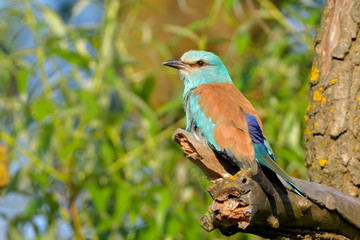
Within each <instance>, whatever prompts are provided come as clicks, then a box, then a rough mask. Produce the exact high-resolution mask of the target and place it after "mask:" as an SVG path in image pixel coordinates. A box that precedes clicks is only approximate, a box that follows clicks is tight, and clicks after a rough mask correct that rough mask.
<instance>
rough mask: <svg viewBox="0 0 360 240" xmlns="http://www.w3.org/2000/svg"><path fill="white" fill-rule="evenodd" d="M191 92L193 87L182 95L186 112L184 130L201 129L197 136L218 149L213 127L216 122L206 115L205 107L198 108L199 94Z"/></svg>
mask: <svg viewBox="0 0 360 240" xmlns="http://www.w3.org/2000/svg"><path fill="white" fill-rule="evenodd" d="M193 92H194V89H193V90H190V91H189V92H188V93H187V94H185V95H184V96H183V104H184V110H185V112H186V130H187V131H189V132H194V129H195V128H199V129H201V135H200V136H197V137H198V138H201V140H205V142H207V143H210V144H211V145H212V146H214V147H215V148H216V149H217V150H219V151H220V147H219V146H218V145H217V144H216V142H215V139H214V128H215V127H216V124H214V123H213V122H212V121H211V116H210V117H206V115H205V109H206V107H205V108H204V109H203V111H202V110H201V109H200V104H199V95H196V96H194V95H193Z"/></svg>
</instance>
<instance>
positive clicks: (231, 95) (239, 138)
mask: <svg viewBox="0 0 360 240" xmlns="http://www.w3.org/2000/svg"><path fill="white" fill-rule="evenodd" d="M233 86H234V85H233V84H229V83H218V84H203V85H200V86H198V87H197V88H196V89H195V91H194V93H193V95H194V96H198V104H199V106H200V110H201V111H202V112H204V113H205V116H206V117H207V118H209V119H211V122H212V123H213V124H215V126H214V128H213V137H214V139H213V142H214V143H215V144H216V146H218V148H219V150H221V151H224V150H228V151H230V152H231V153H232V154H233V155H234V157H235V158H237V159H241V158H246V159H247V160H248V161H251V160H254V155H255V152H254V147H253V145H252V141H251V138H250V135H249V129H248V126H247V122H246V117H245V115H244V113H243V112H242V110H241V105H240V104H241V103H239V102H237V100H236V99H238V97H239V96H237V95H238V94H239V93H240V92H239V91H238V90H237V89H236V90H234V87H233ZM235 88H236V87H235ZM240 94H241V93H240ZM241 100H242V99H241ZM199 127H201V126H199Z"/></svg>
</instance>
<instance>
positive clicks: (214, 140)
mask: <svg viewBox="0 0 360 240" xmlns="http://www.w3.org/2000/svg"><path fill="white" fill-rule="evenodd" d="M193 101H194V102H193V104H192V105H193V107H191V108H192V109H191V112H194V111H195V112H197V113H196V114H197V118H196V119H197V121H196V125H197V127H199V128H201V131H202V133H203V134H204V135H205V136H206V140H207V141H208V142H209V143H210V144H211V145H212V146H214V147H215V148H216V149H217V150H218V151H224V152H227V153H229V154H230V155H232V158H234V159H233V160H234V161H235V162H237V163H238V164H240V167H241V168H244V166H246V167H252V168H253V167H254V162H255V161H254V160H255V159H256V160H257V161H258V162H259V163H260V164H261V165H262V166H265V167H267V168H269V169H271V170H272V171H274V172H275V173H277V174H279V175H280V176H281V177H282V178H283V179H284V180H285V181H286V182H287V183H288V184H289V185H291V186H292V187H293V189H294V190H295V192H297V193H298V194H300V195H303V196H305V194H303V192H302V191H301V190H300V189H299V188H297V187H296V185H295V184H294V183H293V181H292V180H291V178H290V177H289V176H288V175H287V174H286V173H285V172H284V171H283V170H282V169H281V168H280V167H279V166H278V165H277V164H276V163H275V159H274V155H273V152H272V150H271V148H270V145H269V143H268V142H267V140H266V138H265V136H264V134H263V127H262V123H261V121H260V119H259V117H258V115H257V113H256V111H255V109H254V107H253V106H252V105H251V103H250V102H249V101H248V100H247V99H246V98H245V97H244V96H243V95H242V94H241V92H240V91H239V90H238V89H237V88H236V87H235V85H233V84H231V83H211V84H202V85H200V86H198V87H197V88H196V89H195V90H194V91H193ZM194 105H196V106H194ZM194 117H196V116H194ZM199 117H200V118H199ZM199 120H200V121H199Z"/></svg>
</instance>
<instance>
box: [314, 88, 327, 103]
mask: <svg viewBox="0 0 360 240" xmlns="http://www.w3.org/2000/svg"><path fill="white" fill-rule="evenodd" d="M314 101H315V102H321V104H324V103H326V98H325V97H324V95H322V94H321V92H320V91H319V90H315V92H314Z"/></svg>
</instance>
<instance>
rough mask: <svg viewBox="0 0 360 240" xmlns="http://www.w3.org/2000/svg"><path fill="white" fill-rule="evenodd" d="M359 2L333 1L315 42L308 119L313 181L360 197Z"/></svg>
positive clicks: (308, 156) (308, 161)
mask: <svg viewBox="0 0 360 240" xmlns="http://www.w3.org/2000/svg"><path fill="white" fill-rule="evenodd" d="M359 24H360V2H359V1H358V0H329V1H328V2H327V4H326V5H325V10H324V13H323V16H322V19H321V24H320V27H319V30H318V33H317V35H316V37H315V55H314V58H313V67H312V72H311V75H310V93H309V94H310V95H309V96H310V97H309V104H308V107H307V114H306V116H305V119H306V121H307V127H306V130H305V146H306V165H307V173H308V176H309V178H310V180H311V181H313V182H318V183H322V184H325V185H327V186H331V187H333V188H336V189H338V190H340V191H342V192H344V193H347V194H349V195H351V196H355V197H359V196H360V189H359V186H360V131H359V130H360V68H359V64H360V36H359V34H360V33H359Z"/></svg>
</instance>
